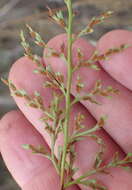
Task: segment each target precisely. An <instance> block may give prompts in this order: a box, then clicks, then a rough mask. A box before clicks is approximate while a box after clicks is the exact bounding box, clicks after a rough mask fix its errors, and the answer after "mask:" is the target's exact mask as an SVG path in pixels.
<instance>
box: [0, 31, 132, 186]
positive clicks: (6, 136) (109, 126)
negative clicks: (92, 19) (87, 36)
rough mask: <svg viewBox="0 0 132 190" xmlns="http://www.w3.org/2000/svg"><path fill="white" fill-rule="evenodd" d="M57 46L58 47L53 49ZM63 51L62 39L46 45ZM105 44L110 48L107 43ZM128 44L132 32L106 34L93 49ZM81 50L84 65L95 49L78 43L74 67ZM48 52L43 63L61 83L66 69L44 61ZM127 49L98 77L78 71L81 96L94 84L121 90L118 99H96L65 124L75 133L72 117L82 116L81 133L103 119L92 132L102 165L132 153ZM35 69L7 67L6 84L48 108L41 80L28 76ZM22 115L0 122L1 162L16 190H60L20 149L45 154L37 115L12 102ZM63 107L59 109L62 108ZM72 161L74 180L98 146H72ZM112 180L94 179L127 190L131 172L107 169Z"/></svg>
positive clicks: (48, 167) (37, 160) (44, 167)
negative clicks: (98, 82)
mask: <svg viewBox="0 0 132 190" xmlns="http://www.w3.org/2000/svg"><path fill="white" fill-rule="evenodd" d="M56 42H57V43H56ZM63 42H64V43H65V46H66V35H65V34H61V35H59V36H57V37H55V38H53V39H51V40H50V41H49V42H48V46H50V47H52V48H54V49H56V50H57V51H60V47H61V45H62V43H63ZM108 42H109V43H108ZM123 43H127V44H132V32H130V31H126V30H114V31H111V32H109V33H107V34H105V35H104V36H103V37H102V38H101V39H100V40H99V41H98V42H97V45H96V48H97V50H99V51H100V52H101V53H103V52H105V51H106V50H107V49H109V48H111V47H115V46H116V47H117V46H119V45H120V44H123ZM78 47H79V48H81V50H82V52H83V54H84V57H85V59H88V58H89V57H90V55H91V54H92V52H93V51H94V49H95V47H93V46H92V45H91V44H89V43H88V42H87V41H85V40H83V39H79V40H78V41H76V42H75V44H74V45H73V54H74V56H73V57H74V59H73V63H74V64H75V63H76V61H77V56H76V48H78ZM46 52H47V50H44V56H43V62H44V63H45V64H46V65H48V64H51V66H52V68H53V69H54V71H60V72H61V73H63V74H64V76H65V80H66V65H65V63H64V61H63V60H61V59H60V58H56V57H51V58H47V57H46V56H45V55H46ZM131 52H132V48H131V47H129V48H128V49H126V50H125V51H124V52H121V53H118V54H117V55H113V56H111V57H110V59H109V60H107V61H105V62H104V61H102V62H100V63H99V65H100V67H101V71H93V70H91V69H88V68H87V69H86V68H85V69H81V70H80V71H78V72H79V73H80V75H81V76H82V79H83V81H85V87H84V90H83V92H82V94H83V93H84V92H86V91H88V90H90V89H91V88H92V87H93V85H94V82H95V81H96V80H98V79H102V80H103V85H104V86H107V85H112V86H113V87H114V88H118V89H119V90H120V94H119V95H113V97H112V99H107V98H99V101H100V102H101V103H102V105H101V106H97V105H94V104H91V103H89V102H81V103H78V104H77V105H75V106H74V107H73V110H72V116H71V121H70V129H71V130H73V128H74V116H75V115H76V114H77V113H78V112H83V114H84V115H85V117H86V120H85V125H86V128H90V127H91V126H93V125H95V123H96V120H97V119H99V118H100V116H101V115H103V114H107V115H108V119H107V123H106V126H105V127H104V129H102V130H100V131H98V132H97V135H99V136H100V137H101V138H103V140H104V141H105V143H106V147H107V148H106V152H105V154H104V163H107V162H108V161H109V160H110V158H111V157H112V154H114V152H116V151H118V152H119V153H120V157H121V158H122V157H123V156H124V155H125V153H127V152H131V150H132V140H131V139H132V129H131V126H132V119H131V113H132V92H131V89H132V83H131V80H132V79H131V72H132V71H131V60H132V56H131ZM35 68H36V66H35V65H34V64H33V63H32V62H31V61H30V60H29V59H27V58H25V57H22V58H20V59H19V60H17V61H16V62H15V63H14V65H13V66H12V68H11V70H10V74H9V79H10V80H12V81H13V83H14V84H15V85H16V86H17V87H18V88H19V89H20V88H22V89H25V90H26V91H27V92H28V93H29V94H33V92H34V91H35V90H37V91H39V92H40V94H41V95H42V96H43V101H44V104H45V106H48V104H49V102H50V100H51V99H52V95H51V90H50V89H45V88H43V87H42V84H43V82H44V81H46V78H45V77H43V76H41V75H35V74H33V70H34V69H35ZM76 76H77V75H74V76H73V83H72V95H73V96H75V93H76V92H75V81H76ZM13 98H14V100H15V102H16V103H17V105H18V107H19V109H20V110H21V111H18V110H16V111H11V112H9V113H7V114H6V115H5V116H4V117H3V118H2V119H1V121H0V151H1V154H2V157H3V159H4V161H5V163H6V165H7V167H8V169H9V171H10V173H11V174H12V176H13V177H14V179H15V180H16V181H17V183H18V184H19V186H20V187H21V188H22V189H23V190H44V189H45V190H51V189H54V190H59V177H58V176H57V174H56V171H55V169H54V167H53V166H52V164H51V162H50V161H49V160H47V159H46V158H44V157H41V156H35V155H33V154H31V152H30V151H25V150H23V148H22V146H21V145H22V144H33V145H40V144H41V145H44V146H45V149H46V151H49V150H50V144H51V143H50V138H49V136H48V134H47V132H46V131H44V126H43V125H42V123H41V122H40V121H39V118H40V117H41V116H42V112H41V111H40V110H37V109H33V108H29V107H27V106H26V105H25V103H26V102H25V100H24V99H21V98H18V97H13ZM61 106H62V107H64V104H62V105H61ZM60 144H63V138H62V136H59V138H58V140H57V144H56V151H57V146H58V145H60ZM75 148H76V152H77V160H76V162H75V166H76V167H78V168H79V171H78V172H77V174H76V176H75V179H76V178H77V177H78V176H80V175H81V174H83V173H84V172H86V171H88V169H90V168H91V167H92V165H93V162H94V157H95V154H96V152H97V150H98V148H99V147H98V145H97V144H96V143H95V142H94V141H93V140H92V139H89V138H85V139H84V140H83V141H80V142H77V143H76V146H75ZM110 173H111V175H105V174H98V175H96V176H94V177H96V178H97V179H98V180H99V181H101V182H102V184H104V185H106V186H107V187H108V189H109V190H117V189H120V190H129V189H131V187H132V180H131V178H132V172H126V171H124V170H123V169H119V168H118V169H115V168H113V169H110ZM80 189H81V190H90V189H89V188H86V187H82V186H72V187H70V188H69V189H68V190H80Z"/></svg>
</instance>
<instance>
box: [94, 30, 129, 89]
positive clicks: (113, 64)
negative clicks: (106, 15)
mask: <svg viewBox="0 0 132 190" xmlns="http://www.w3.org/2000/svg"><path fill="white" fill-rule="evenodd" d="M108 42H109V43H108ZM122 44H126V45H132V32H131V31H127V30H113V31H111V32H108V33H106V34H105V35H104V36H103V37H102V38H101V39H100V40H99V41H98V43H97V50H99V52H100V53H105V51H106V50H108V49H110V48H113V47H119V46H120V45H122ZM100 63H101V66H102V67H103V68H104V69H105V70H106V71H107V72H108V73H109V74H110V75H111V76H112V77H113V78H114V79H116V80H117V81H118V82H120V83H121V84H122V85H124V86H125V87H127V88H129V89H130V90H132V78H131V75H132V69H131V68H132V66H131V63H132V47H129V48H127V49H126V50H124V51H123V52H121V53H118V54H115V55H112V56H111V57H110V58H109V59H108V60H106V61H101V62H100Z"/></svg>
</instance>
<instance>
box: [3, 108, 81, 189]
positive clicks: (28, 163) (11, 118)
mask: <svg viewBox="0 0 132 190" xmlns="http://www.w3.org/2000/svg"><path fill="white" fill-rule="evenodd" d="M23 144H32V145H34V146H38V145H42V146H44V147H45V150H46V151H48V152H49V148H48V146H47V144H46V143H45V141H44V140H43V138H42V137H41V135H40V134H39V133H38V132H37V131H36V130H35V129H34V128H33V126H32V125H31V124H30V123H29V122H28V121H27V120H26V118H25V117H24V115H23V114H22V113H20V111H12V112H9V113H7V114H6V115H5V116H4V117H3V118H2V120H1V121H0V151H1V154H2V157H3V159H4V161H5V163H6V165H7V167H8V169H9V171H10V172H11V174H12V175H13V177H14V178H15V180H16V181H17V183H18V184H19V185H20V187H21V188H22V189H23V190H44V189H45V190H51V189H55V190H58V189H59V188H60V187H59V177H58V176H57V174H56V171H55V169H54V167H53V166H52V164H51V162H50V161H49V160H48V159H46V158H45V157H42V156H40V155H35V154H32V153H31V152H30V151H27V150H24V149H23V148H22V145H23ZM71 190H77V188H75V187H74V188H72V189H71Z"/></svg>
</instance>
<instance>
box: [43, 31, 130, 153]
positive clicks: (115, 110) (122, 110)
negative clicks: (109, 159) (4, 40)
mask: <svg viewBox="0 0 132 190" xmlns="http://www.w3.org/2000/svg"><path fill="white" fill-rule="evenodd" d="M55 42H57V43H56V44H57V45H56V44H55ZM63 43H65V48H66V35H65V34H63V35H58V36H56V37H55V38H53V39H51V40H50V41H49V42H48V47H50V48H53V49H55V50H56V51H57V52H60V49H61V48H60V47H61V46H62V44H63ZM90 47H91V45H90V44H89V43H87V42H85V43H84V40H83V39H79V40H77V41H76V42H75V43H74V44H73V52H74V54H73V64H75V63H76V62H74V60H75V61H77V48H80V49H81V52H82V53H83V55H84V59H85V60H87V59H88V58H89V57H90V56H91V51H88V50H89V49H90ZM91 49H92V51H93V47H92V48H91ZM48 51H49V49H46V50H45V51H44V60H45V63H46V64H47V65H48V64H50V65H51V66H52V68H53V70H54V71H56V72H57V71H59V72H61V73H62V74H63V75H64V76H65V78H66V72H67V71H66V63H65V62H64V61H63V60H61V59H60V58H59V57H58V58H57V57H55V58H54V57H53V56H52V57H47V52H48ZM78 75H80V76H81V79H82V81H83V83H84V88H83V90H82V93H81V95H84V94H87V93H88V92H89V90H91V89H92V88H93V86H94V85H95V82H96V81H97V80H101V81H102V86H103V87H106V86H112V87H113V88H115V89H118V90H119V91H120V94H119V95H113V96H112V98H111V99H109V98H106V97H104V98H103V97H97V101H99V102H100V103H101V104H102V105H101V106H99V105H96V104H93V103H90V102H89V101H81V102H82V104H83V105H84V106H85V107H86V108H87V109H88V110H89V111H90V112H91V114H92V115H93V116H94V117H95V118H96V119H99V118H100V116H102V115H107V116H108V119H107V127H105V130H106V131H107V132H108V133H109V134H110V135H111V136H112V138H113V139H114V140H115V141H116V142H117V143H118V144H119V145H120V146H121V147H122V148H123V150H124V151H125V152H130V151H131V147H132V141H131V139H132V129H131V125H132V119H131V113H132V96H131V95H132V94H131V92H130V91H129V90H127V89H126V88H125V87H123V86H122V85H120V84H119V83H117V82H116V81H115V80H114V79H112V78H111V77H110V76H109V75H108V74H107V73H106V72H104V71H103V70H102V69H101V70H100V71H91V69H90V68H86V67H85V68H81V69H80V70H79V71H78V72H76V74H75V75H73V80H72V88H71V89H72V93H73V95H76V81H77V76H78ZM122 118H123V119H122Z"/></svg>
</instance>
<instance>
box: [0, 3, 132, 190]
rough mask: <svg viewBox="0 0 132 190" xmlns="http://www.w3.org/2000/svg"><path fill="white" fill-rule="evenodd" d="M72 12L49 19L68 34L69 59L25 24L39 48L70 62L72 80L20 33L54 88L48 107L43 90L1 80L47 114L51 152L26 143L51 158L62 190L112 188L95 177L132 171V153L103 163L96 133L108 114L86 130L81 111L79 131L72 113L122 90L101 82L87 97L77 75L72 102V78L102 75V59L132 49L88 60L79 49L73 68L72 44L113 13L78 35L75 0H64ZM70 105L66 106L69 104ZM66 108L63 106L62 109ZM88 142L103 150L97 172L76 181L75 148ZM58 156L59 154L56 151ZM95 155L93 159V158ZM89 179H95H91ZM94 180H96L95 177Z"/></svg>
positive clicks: (115, 50) (118, 49) (44, 116)
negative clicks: (92, 72) (82, 71)
mask: <svg viewBox="0 0 132 190" xmlns="http://www.w3.org/2000/svg"><path fill="white" fill-rule="evenodd" d="M64 2H65V4H66V6H67V10H68V18H67V20H66V19H64V16H63V12H62V11H58V12H53V11H52V10H51V9H50V8H49V7H48V9H49V18H50V19H51V20H53V21H54V22H56V23H57V24H59V25H60V26H61V27H63V28H64V30H65V31H66V33H67V54H66V55H65V44H62V45H61V47H60V50H61V51H60V53H59V52H57V51H56V50H55V49H53V48H49V47H48V46H47V44H46V43H45V42H44V40H43V39H42V37H41V36H40V34H39V33H37V32H36V31H35V30H33V29H32V28H31V26H29V25H28V24H27V25H26V26H27V28H28V31H29V34H30V35H31V37H32V39H33V41H34V42H35V44H36V45H38V46H40V47H42V48H47V49H48V54H47V55H46V56H47V57H51V56H54V57H58V58H60V59H63V60H65V63H66V64H67V79H66V81H64V80H65V77H64V76H63V74H62V73H60V72H54V70H53V69H52V67H51V66H44V65H43V64H42V63H41V59H40V57H39V56H37V55H36V54H33V51H32V49H31V47H30V44H29V42H27V39H26V37H25V34H24V32H23V31H21V33H20V36H21V44H22V46H23V48H24V50H25V54H24V55H25V56H27V57H28V58H29V59H31V60H32V61H33V62H34V63H35V64H36V65H37V68H36V69H35V70H34V73H36V74H41V75H44V76H45V78H46V79H47V80H46V81H45V82H44V83H43V88H50V89H52V94H51V95H52V100H51V101H50V102H49V103H48V105H47V103H46V104H45V100H44V97H43V96H42V95H41V94H40V93H39V92H38V91H35V92H34V93H33V94H28V93H27V91H26V90H24V89H18V88H17V87H16V85H15V84H13V82H12V81H10V80H6V79H4V78H2V81H3V82H4V83H5V84H6V85H8V86H9V88H10V91H11V95H12V96H17V98H23V99H24V100H25V104H26V106H29V107H30V108H32V109H39V110H41V112H42V117H41V118H39V119H40V120H41V122H42V124H43V126H44V129H45V130H46V132H47V133H48V135H49V136H50V139H51V150H50V151H47V150H46V148H45V147H43V146H41V145H40V146H34V145H31V144H26V145H23V148H25V149H28V150H30V151H31V152H32V153H34V154H39V155H41V156H44V157H46V158H47V159H49V160H50V161H51V162H52V164H53V166H54V167H55V169H56V172H57V174H58V175H59V176H60V190H65V189H66V188H67V187H70V186H71V185H74V184H77V185H84V186H87V187H90V188H91V189H93V190H106V189H107V187H105V185H102V183H101V181H98V180H97V179H96V178H95V174H98V173H104V174H108V173H109V168H124V169H126V170H128V169H130V168H129V166H128V164H129V163H132V153H128V154H127V155H126V156H125V157H124V158H123V159H120V156H119V153H118V152H116V153H115V154H114V155H113V156H112V158H111V160H110V161H109V162H108V163H106V164H104V160H103V158H104V152H105V150H106V148H107V147H106V145H105V143H104V142H103V139H102V138H101V137H100V136H98V135H97V134H98V133H96V132H97V131H98V130H101V129H102V128H103V127H104V126H105V121H106V119H107V117H109V116H107V117H106V116H105V115H104V116H101V117H100V119H99V120H98V121H97V123H96V124H95V125H94V126H93V127H89V126H86V124H85V123H86V122H85V117H86V116H85V115H84V114H83V113H81V112H78V113H77V114H76V116H75V118H74V123H75V126H74V129H73V130H72V132H71V130H70V120H71V110H72V108H73V106H75V104H77V103H78V102H80V101H89V102H90V103H93V104H97V106H98V105H99V106H101V103H100V102H99V101H97V99H96V97H97V96H101V97H111V96H112V95H114V96H115V95H118V94H119V90H118V89H115V88H113V87H112V86H107V87H103V81H101V80H97V81H96V82H95V85H94V86H93V88H92V89H91V90H89V91H88V92H87V93H86V92H85V94H84V93H83V88H84V82H83V80H82V78H81V76H79V75H78V76H77V79H76V84H75V83H74V84H75V85H76V86H75V89H76V96H75V97H74V99H73V98H71V93H72V79H73V74H74V73H75V72H76V71H77V70H79V69H80V68H82V67H88V68H89V69H94V70H96V71H97V72H98V70H100V67H99V66H98V62H99V61H101V60H107V59H109V58H110V56H112V55H113V54H116V53H119V52H122V51H124V50H125V49H126V48H128V47H129V45H126V44H122V45H120V46H119V47H113V48H112V49H108V50H106V51H105V52H104V53H103V54H100V53H99V52H98V51H95V52H93V54H92V55H91V57H90V58H89V59H88V60H85V59H84V55H83V52H82V51H81V49H80V48H77V58H78V59H77V60H78V61H77V63H76V64H75V65H74V64H73V63H72V60H73V59H72V58H73V55H72V45H73V43H74V42H75V40H77V39H78V38H79V37H81V36H84V35H86V34H90V33H92V32H93V31H94V27H95V25H97V24H100V23H102V22H103V21H104V20H105V19H107V18H108V17H110V16H111V15H112V12H111V11H107V12H105V13H103V14H102V15H100V16H98V17H94V18H93V19H92V20H91V21H90V23H89V24H88V25H87V26H86V27H85V28H84V29H83V30H81V31H79V32H78V33H74V32H73V19H74V16H75V14H74V11H73V6H72V0H64ZM64 103H65V105H64ZM62 105H64V107H62ZM60 134H61V135H63V138H64V143H63V144H62V145H59V146H58V147H57V148H58V152H57V151H55V149H56V145H57V143H56V141H57V139H58V136H59V135H60ZM84 138H87V139H89V138H91V139H93V140H94V141H95V142H96V143H97V145H98V147H99V150H98V152H97V154H96V155H95V161H94V164H93V167H92V169H90V170H89V171H87V172H86V173H84V174H82V175H81V176H79V177H78V178H76V179H74V175H75V173H76V172H78V169H79V168H76V166H75V164H74V163H75V160H76V158H77V154H76V152H75V144H76V142H78V141H82V140H83V139H84ZM56 152H57V153H56ZM89 156H90V155H89ZM89 176H90V178H89ZM92 177H93V178H92Z"/></svg>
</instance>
